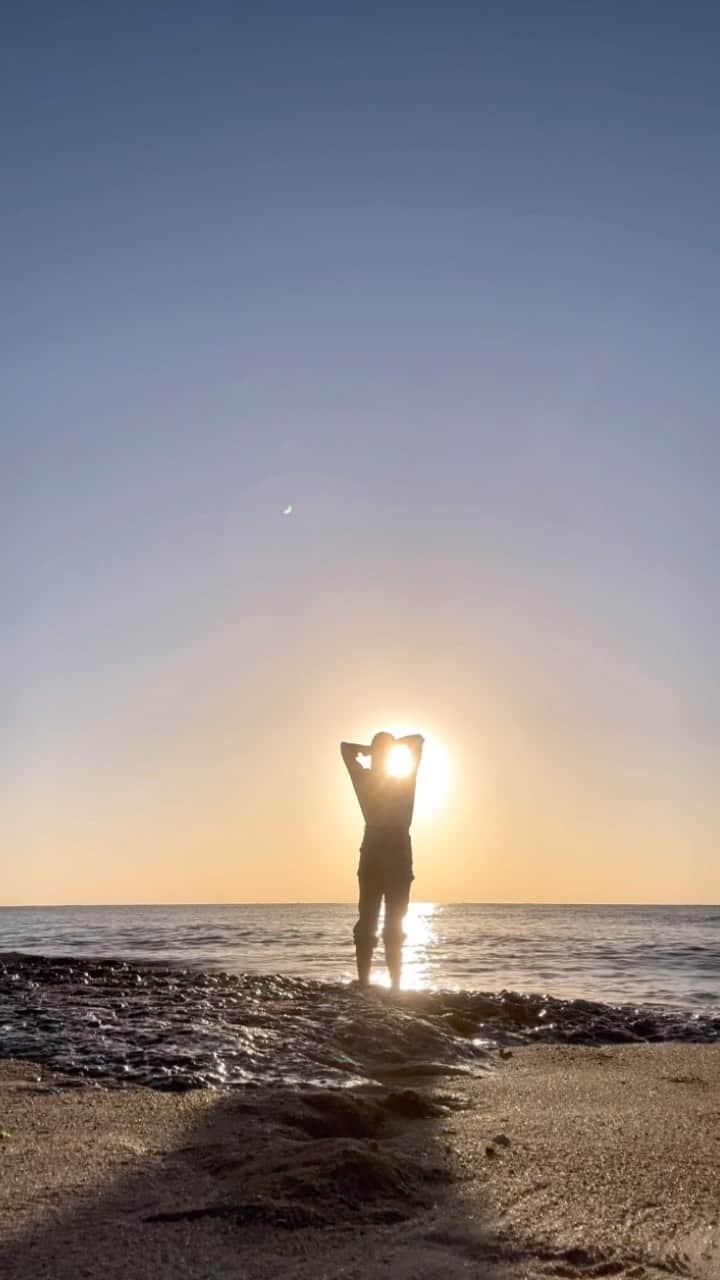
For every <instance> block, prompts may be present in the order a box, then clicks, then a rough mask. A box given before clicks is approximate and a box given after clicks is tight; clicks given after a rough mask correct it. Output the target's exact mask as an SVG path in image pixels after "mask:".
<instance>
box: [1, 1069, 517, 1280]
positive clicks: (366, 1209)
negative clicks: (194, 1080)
mask: <svg viewBox="0 0 720 1280" xmlns="http://www.w3.org/2000/svg"><path fill="white" fill-rule="evenodd" d="M35 1092H42V1093H45V1094H47V1089H46V1088H42V1089H41V1090H36V1091H35ZM100 1094H101V1091H98V1090H94V1089H69V1090H66V1089H64V1088H62V1087H61V1088H59V1089H58V1090H57V1091H53V1092H52V1096H46V1097H44V1098H43V1099H42V1102H40V1101H39V1100H38V1103H39V1105H38V1106H37V1108H36V1110H32V1109H31V1111H30V1113H29V1114H30V1115H31V1116H33V1117H34V1119H32V1120H31V1121H30V1129H31V1131H32V1132H31V1134H30V1141H31V1143H32V1149H33V1150H35V1149H38V1150H40V1151H43V1146H44V1147H45V1150H44V1151H43V1158H44V1159H45V1161H46V1162H47V1160H48V1158H50V1165H48V1166H47V1167H51V1166H52V1161H53V1160H54V1161H55V1162H56V1163H58V1162H62V1161H63V1160H65V1161H66V1162H67V1161H68V1160H69V1161H70V1162H72V1160H73V1158H74V1159H75V1161H82V1152H83V1149H84V1150H85V1152H86V1153H87V1155H86V1158H87V1161H88V1164H87V1176H85V1174H84V1172H83V1170H82V1169H79V1168H78V1167H77V1164H76V1165H75V1166H73V1165H72V1164H71V1166H70V1169H69V1177H67V1182H69V1183H70V1185H71V1186H72V1187H73V1188H74V1189H73V1191H72V1193H71V1195H70V1196H69V1197H68V1195H67V1194H62V1195H60V1194H57V1193H56V1198H55V1202H54V1200H53V1192H52V1189H50V1190H49V1192H48V1190H47V1186H48V1181H49V1180H48V1178H47V1176H44V1175H43V1174H42V1173H41V1174H40V1175H39V1176H38V1177H37V1183H38V1185H40V1184H43V1185H45V1187H46V1190H45V1193H44V1195H43V1199H42V1201H41V1202H39V1203H38V1204H36V1205H35V1206H34V1209H33V1212H32V1214H31V1215H30V1216H29V1217H28V1221H30V1220H32V1223H33V1225H32V1227H31V1228H30V1227H28V1228H27V1229H26V1230H25V1231H22V1232H20V1233H19V1234H15V1233H13V1232H11V1233H10V1237H9V1238H8V1237H7V1236H6V1239H5V1240H4V1241H3V1242H2V1243H0V1276H2V1277H3V1280H20V1278H21V1277H22V1280H30V1278H31V1277H33V1278H37V1277H52V1278H53V1280H78V1277H96V1276H97V1277H103V1280H117V1278H119V1277H132V1278H133V1280H166V1278H167V1280H169V1278H170V1277H173V1280H174V1278H176V1277H208V1278H210V1277H213V1280H215V1278H222V1277H226V1276H227V1277H230V1276H232V1277H240V1276H242V1277H247V1280H268V1278H269V1277H288V1278H289V1280H293V1277H294V1278H296V1280H301V1278H303V1280H304V1278H306V1277H307V1278H311V1280H321V1277H328V1278H329V1277H343V1280H353V1278H355V1277H356V1278H357V1280H360V1277H362V1278H363V1280H366V1278H367V1277H368V1276H372V1277H375V1276H377V1277H383V1276H388V1277H389V1276H390V1275H392V1276H393V1278H394V1280H411V1278H412V1280H424V1278H426V1277H427V1278H429V1277H434V1276H438V1277H440V1276H442V1277H449V1278H450V1280H453V1278H454V1277H456V1276H457V1277H459V1276H463V1277H466V1276H468V1275H480V1274H481V1275H483V1276H486V1277H488V1278H490V1280H501V1277H505V1276H516V1275H520V1274H525V1272H524V1271H523V1270H522V1269H521V1267H520V1264H521V1261H522V1256H523V1255H521V1253H520V1252H519V1251H517V1252H516V1251H515V1250H513V1249H512V1248H511V1247H510V1246H509V1245H508V1243H507V1241H505V1242H504V1243H503V1242H501V1241H500V1239H499V1237H498V1236H497V1235H495V1234H494V1233H493V1232H492V1231H490V1230H489V1229H486V1228H485V1227H483V1225H482V1224H481V1221H480V1218H481V1212H480V1206H475V1205H473V1206H470V1205H468V1204H467V1203H463V1199H462V1187H461V1185H460V1183H459V1181H458V1176H457V1170H456V1169H455V1168H454V1163H453V1152H452V1150H451V1148H450V1146H449V1143H450V1141H451V1137H452V1134H451V1125H452V1113H453V1110H454V1109H455V1108H457V1107H458V1106H461V1105H463V1102H462V1097H461V1096H459V1095H458V1094H457V1093H450V1092H446V1091H445V1090H443V1089H441V1088H436V1089H434V1090H427V1089H409V1088H408V1089H400V1090H397V1089H396V1090H393V1089H378V1090H374V1091H371V1092H367V1093H364V1094H363V1093H359V1092H356V1091H353V1092H351V1091H348V1090H346V1091H330V1090H322V1089H303V1090H297V1091H290V1090H280V1089H276V1090H272V1091H271V1090H265V1089H257V1090H251V1089H248V1090H244V1091H238V1092H236V1093H232V1094H223V1095H220V1096H218V1095H214V1096H213V1095H210V1094H208V1093H206V1092H203V1093H202V1094H195V1095H191V1096H190V1100H189V1101H188V1095H184V1096H183V1097H182V1098H174V1097H167V1096H162V1095H157V1094H153V1093H152V1092H151V1091H149V1090H135V1091H132V1092H130V1093H123V1092H120V1091H111V1092H110V1093H102V1096H100ZM63 1112H64V1114H63ZM53 1115H54V1116H55V1117H56V1119H57V1125H58V1126H63V1125H64V1126H65V1129H66V1130H67V1127H68V1124H69V1126H70V1128H71V1131H73V1130H74V1131H75V1132H77V1127H78V1125H83V1124H84V1125H86V1126H87V1127H86V1130H85V1133H84V1135H83V1134H80V1135H79V1141H78V1142H76V1143H75V1145H74V1146H73V1142H72V1141H70V1143H68V1135H67V1131H66V1132H65V1133H64V1136H63V1137H62V1139H61V1138H58V1137H57V1136H56V1138H55V1139H54V1138H53V1133H52V1132H45V1133H44V1132H43V1125H42V1124H39V1127H38V1122H39V1120H40V1119H41V1117H42V1118H44V1123H45V1125H47V1123H48V1121H52V1117H53ZM53 1143H55V1151H54V1154H53ZM83 1143H84V1148H83ZM103 1143H105V1145H106V1152H107V1153H109V1154H110V1159H109V1161H108V1159H105V1165H104V1168H105V1176H104V1180H103V1181H101V1182H100V1184H99V1181H98V1174H97V1171H96V1173H95V1176H93V1169H92V1158H93V1153H97V1151H98V1149H102V1146H103ZM38 1144H40V1145H38ZM73 1153H74V1155H73ZM3 1164H4V1166H5V1171H6V1176H12V1166H11V1165H10V1164H9V1163H8V1161H7V1159H6V1160H4V1161H3ZM0 1167H2V1166H1V1165H0ZM100 1167H101V1165H98V1166H97V1168H100ZM108 1169H109V1170H110V1176H109V1180H108ZM63 1181H64V1178H63V1179H61V1183H62V1182H63ZM56 1185H57V1184H56ZM66 1185H67V1184H66ZM20 1194H21V1193H20V1191H18V1196H19V1195H20ZM11 1203H14V1204H15V1205H16V1206H17V1209H18V1211H19V1212H22V1211H23V1209H26V1205H27V1201H25V1202H24V1203H23V1202H21V1200H20V1199H19V1198H18V1199H16V1200H15V1201H14V1202H13V1201H12V1200H11ZM58 1206H59V1207H58Z"/></svg>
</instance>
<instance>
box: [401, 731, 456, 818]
mask: <svg viewBox="0 0 720 1280" xmlns="http://www.w3.org/2000/svg"><path fill="white" fill-rule="evenodd" d="M390 732H391V733H394V734H395V736H396V737H402V735H403V734H404V733H407V732H408V730H407V728H406V727H405V726H404V725H398V726H396V727H395V728H391V730H390ZM386 768H387V770H388V773H389V774H390V776H391V777H393V778H406V777H407V776H408V774H410V773H411V772H412V768H413V756H412V752H411V751H410V750H409V748H408V747H406V746H404V744H403V743H401V742H398V743H396V745H395V746H394V747H392V748H391V749H390V752H389V754H388V758H387V761H386ZM451 776H452V767H451V761H450V754H449V752H448V749H447V747H446V746H445V743H444V742H442V741H440V740H438V739H437V738H436V737H435V736H434V735H432V734H429V735H428V736H427V737H426V739H425V746H424V748H423V754H422V760H421V762H420V769H419V772H418V781H417V796H416V800H415V818H416V819H419V820H420V821H421V822H422V821H424V820H425V819H427V818H433V817H435V816H436V815H438V814H440V813H441V812H442V810H443V807H444V803H445V802H446V800H447V794H448V792H449V791H450V789H451Z"/></svg>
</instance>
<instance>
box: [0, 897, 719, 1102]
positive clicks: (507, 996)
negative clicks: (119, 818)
mask: <svg viewBox="0 0 720 1280" xmlns="http://www.w3.org/2000/svg"><path fill="white" fill-rule="evenodd" d="M354 918H355V912H354V908H353V907H352V906H351V905H337V906H333V905H305V904H298V905H278V906H272V905H262V906H254V905H241V906H195V907H193V906H187V907H175V906H173V907H157V906H155V907H137V906H133V907H62V908H30V907H27V908H12V907H8V908H0V1057H2V1056H5V1057H9V1056H17V1057H25V1058H33V1059H35V1060H40V1061H45V1062H47V1063H49V1064H50V1065H53V1066H55V1067H59V1068H60V1069H62V1070H65V1071H68V1072H74V1073H79V1074H81V1075H85V1076H89V1077H94V1078H98V1079H101V1080H104V1081H106V1082H109V1083H122V1082H125V1081H136V1082H140V1083H147V1084H153V1085H155V1086H156V1087H164V1088H165V1087H192V1086H193V1085H196V1084H207V1083H210V1084H216V1083H246V1082H248V1081H250V1080H254V1081H256V1080H259V1079H264V1080H276V1079H282V1080H285V1081H288V1080H290V1081H299V1080H314V1081H320V1082H324V1083H333V1082H334V1083H348V1082H354V1081H357V1080H358V1079H371V1080H372V1079H377V1078H379V1077H380V1076H383V1077H386V1076H387V1075H388V1073H390V1074H392V1073H393V1072H395V1073H396V1074H397V1073H402V1072H403V1071H406V1072H408V1073H412V1071H413V1070H418V1069H422V1071H432V1070H434V1069H437V1070H440V1069H441V1067H442V1069H444V1070H450V1069H451V1068H452V1069H453V1070H465V1069H472V1067H473V1064H474V1063H475V1062H479V1061H480V1060H481V1059H482V1058H483V1056H486V1055H487V1053H488V1046H492V1045H498V1044H503V1043H504V1044H509V1043H515V1042H518V1041H526V1040H533V1039H535V1040H538V1039H540V1040H556V1041H557V1040H559V1041H566V1042H568V1041H569V1042H582V1043H598V1042H618V1041H632V1040H654V1039H667V1038H674V1039H693V1040H705V1041H708V1040H717V1039H720V907H639V906H635V907H596V906H585V907H561V906H558V907H554V906H491V905H456V906H449V905H435V904H431V903H414V904H413V905H412V907H411V910H410V913H409V915H408V919H407V934H408V937H407V942H406V959H405V983H404V985H405V991H404V992H403V993H402V994H401V996H400V997H399V998H396V999H393V998H392V997H390V996H389V993H387V992H386V991H384V989H383V986H382V984H383V982H384V980H385V973H384V966H383V963H382V945H380V946H379V947H378V951H377V954H376V962H377V968H376V975H377V981H378V984H379V985H378V988H377V989H376V991H375V992H373V993H371V995H370V996H364V995H360V994H359V993H358V992H357V990H356V989H355V988H353V987H352V986H350V985H349V981H350V979H351V978H352V977H353V973H354V952H353V945H352V925H353V922H354Z"/></svg>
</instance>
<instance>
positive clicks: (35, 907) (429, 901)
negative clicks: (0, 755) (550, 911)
mask: <svg viewBox="0 0 720 1280" xmlns="http://www.w3.org/2000/svg"><path fill="white" fill-rule="evenodd" d="M411 905H412V904H411ZM414 905H415V906H428V905H430V906H437V907H679V908H680V907H717V908H718V909H720V903H717V902H654V901H647V902H607V901H603V902H556V901H550V900H548V901H535V902H531V901H514V900H508V899H505V900H504V901H492V902H491V901H485V900H479V899H475V900H472V901H471V900H469V899H463V900H457V901H450V900H448V901H439V900H438V899H433V898H418V899H416V900H415V902H414ZM356 906H357V903H356V901H355V899H346V900H345V901H339V900H338V901H330V900H326V901H314V900H313V901H311V900H310V899H289V898H288V899H284V900H277V901H271V900H270V899H257V900H252V899H248V900H246V901H244V902H6V903H0V911H97V910H114V909H119V910H125V909H130V908H137V907H161V908H163V909H165V908H167V909H172V908H178V907H218V908H219V907H353V909H355V908H356Z"/></svg>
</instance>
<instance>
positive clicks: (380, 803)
mask: <svg viewBox="0 0 720 1280" xmlns="http://www.w3.org/2000/svg"><path fill="white" fill-rule="evenodd" d="M355 792H356V795H357V798H358V801H359V803H360V808H361V810H362V815H363V818H364V819H365V822H366V824H367V826H369V827H377V828H380V829H383V830H392V831H397V830H403V831H409V829H410V824H411V822H412V817H413V808H414V806H415V777H414V776H413V777H410V778H392V777H388V776H387V775H386V774H381V773H377V772H375V771H373V770H372V769H367V770H366V771H365V774H364V775H363V776H362V777H358V780H357V783H356V785H355Z"/></svg>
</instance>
